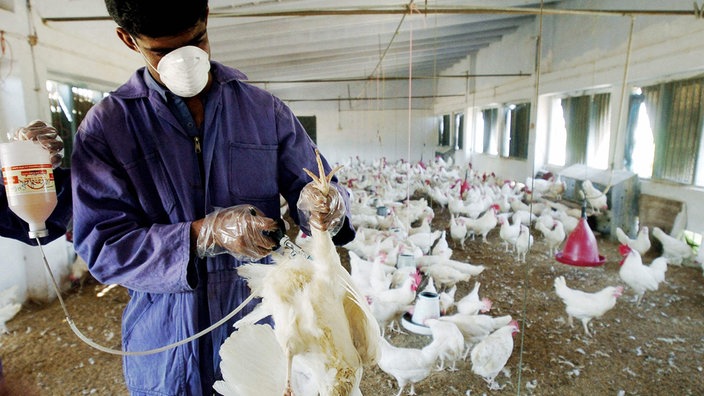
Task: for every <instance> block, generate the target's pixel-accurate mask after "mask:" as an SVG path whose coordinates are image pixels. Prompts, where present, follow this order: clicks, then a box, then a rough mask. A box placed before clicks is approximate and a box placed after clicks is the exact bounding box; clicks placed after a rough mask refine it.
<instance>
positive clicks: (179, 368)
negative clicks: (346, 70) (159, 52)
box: [72, 62, 354, 395]
mask: <svg viewBox="0 0 704 396" xmlns="http://www.w3.org/2000/svg"><path fill="white" fill-rule="evenodd" d="M145 73H146V72H145V70H144V68H140V69H139V70H138V71H137V72H135V74H133V75H132V77H131V78H130V79H129V80H128V81H127V82H126V83H125V84H124V85H122V86H121V87H119V88H118V89H117V90H116V91H114V92H112V93H111V94H110V95H109V96H107V97H106V98H104V99H103V100H102V101H101V102H100V103H98V104H97V105H96V106H94V107H93V108H92V109H91V110H90V112H89V113H88V114H87V116H86V117H85V119H84V120H83V122H82V123H81V125H80V127H79V128H78V132H77V135H76V139H75V145H74V152H73V157H72V180H73V192H74V241H75V245H76V249H77V251H78V253H79V254H80V255H81V256H82V257H83V258H84V259H85V260H86V262H87V263H88V265H89V268H90V271H91V273H92V274H93V276H94V277H95V278H96V279H98V280H99V281H100V282H102V283H116V284H120V285H123V286H125V287H126V288H127V289H128V290H129V293H130V296H131V298H130V301H129V303H128V305H127V307H126V309H125V312H124V314H123V320H122V343H123V348H124V349H125V350H128V351H140V350H147V349H152V348H157V347H161V346H163V345H166V344H170V343H173V342H175V341H179V340H181V339H183V338H185V337H188V336H190V335H193V334H195V333H196V332H198V331H200V330H202V329H204V328H206V327H207V326H209V325H210V324H212V323H214V322H216V321H218V320H219V319H221V318H222V317H224V316H225V315H227V314H228V313H229V312H231V311H232V310H233V309H234V308H235V307H237V306H238V305H239V304H240V303H241V302H242V300H244V299H245V298H246V297H247V296H248V295H249V289H248V287H247V285H246V282H245V280H243V279H241V278H239V277H238V276H237V272H236V268H237V266H238V265H239V264H240V262H238V261H237V260H236V259H234V258H233V257H232V256H230V255H227V254H224V255H219V256H216V257H212V258H208V259H207V260H201V259H197V258H195V257H194V254H193V252H191V249H190V245H191V243H190V235H189V233H190V226H191V222H192V221H194V220H197V219H200V218H202V217H204V215H205V214H206V213H208V212H210V211H212V210H213V209H214V208H218V207H220V208H226V207H230V206H233V205H238V204H251V205H254V206H256V207H257V208H259V209H261V210H262V211H263V212H264V214H265V215H266V216H268V217H271V218H278V217H280V208H279V194H281V195H283V196H284V198H285V199H286V200H287V201H288V203H289V204H290V206H291V207H292V208H295V205H296V202H297V200H298V197H299V194H300V190H301V189H302V188H303V187H304V186H305V185H306V184H307V183H308V182H309V181H310V178H309V177H308V176H307V175H305V173H304V172H303V168H308V169H311V170H315V169H317V165H316V162H315V154H314V149H315V145H314V144H313V142H312V141H311V140H310V138H309V137H308V135H307V134H306V132H305V130H304V129H303V127H302V126H301V125H300V123H299V122H298V121H297V119H296V118H295V116H294V114H293V113H292V112H291V110H290V109H289V108H288V107H287V106H286V105H285V104H284V103H283V102H282V101H281V100H279V99H277V98H276V97H274V96H272V95H271V94H269V93H267V92H266V91H264V90H262V89H259V88H257V87H254V86H252V85H249V84H247V83H246V82H245V81H242V80H244V79H245V78H246V77H245V76H244V75H243V74H242V73H241V72H239V71H237V70H235V69H231V68H228V67H225V66H223V65H220V64H218V63H216V62H211V73H212V77H211V78H212V85H211V87H210V89H209V91H208V92H207V93H206V94H205V97H204V106H205V119H204V121H203V125H202V128H193V125H182V122H179V119H177V117H176V116H175V115H174V113H173V111H172V109H173V103H170V104H167V102H166V101H165V97H164V96H163V92H161V93H160V92H159V90H158V89H153V88H150V87H149V86H148V85H147V83H146V81H145ZM147 78H150V77H149V76H148V77H147ZM166 98H167V100H169V99H168V98H169V97H168V96H166ZM169 106H171V107H169ZM325 166H326V168H327V169H328V170H329V166H328V165H327V163H326V164H325ZM345 199H346V200H347V199H348V197H345ZM347 207H349V205H348V206H347ZM290 213H291V215H292V217H293V219H294V221H296V223H299V219H298V215H297V212H296V210H292V211H290ZM302 226H303V228H304V229H306V227H307V226H306V225H305V224H303V225H302ZM353 238H354V229H353V228H352V226H351V225H350V222H349V215H348V217H347V218H346V221H345V224H344V226H343V228H342V230H340V231H339V232H338V234H337V235H336V236H335V238H334V240H335V242H336V243H337V244H344V243H347V242H349V241H351V240H352V239H353ZM265 260H266V259H265ZM250 305H252V306H250V307H248V309H245V310H243V311H242V312H241V314H240V315H238V316H237V317H235V318H234V319H233V321H234V320H236V319H238V318H239V317H241V316H243V315H245V314H246V313H248V312H249V311H251V308H253V304H250ZM231 324H232V321H231V322H230V323H227V324H225V325H223V326H221V327H219V328H218V329H216V330H215V331H213V332H212V333H211V334H209V335H207V336H205V337H203V338H201V339H199V340H196V341H194V342H190V343H188V344H185V345H183V346H180V347H177V348H175V349H171V350H168V351H166V352H161V353H158V354H155V355H148V356H140V357H130V356H128V357H125V358H124V359H123V366H124V374H125V380H126V383H127V387H128V388H129V390H130V392H131V393H132V394H133V395H201V394H212V393H213V390H212V385H213V382H214V381H215V380H216V379H218V378H219V374H218V366H219V362H220V357H219V355H218V350H219V347H220V345H221V344H222V342H223V341H224V340H225V338H227V336H228V335H229V334H230V333H231V332H232V326H231Z"/></svg>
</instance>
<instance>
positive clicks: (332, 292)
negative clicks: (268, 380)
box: [221, 155, 380, 396]
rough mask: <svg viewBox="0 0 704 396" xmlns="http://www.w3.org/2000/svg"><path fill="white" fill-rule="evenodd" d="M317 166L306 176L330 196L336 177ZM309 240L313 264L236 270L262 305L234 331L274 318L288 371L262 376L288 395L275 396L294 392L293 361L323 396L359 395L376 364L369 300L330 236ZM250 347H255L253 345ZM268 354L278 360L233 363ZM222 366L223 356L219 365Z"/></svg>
mask: <svg viewBox="0 0 704 396" xmlns="http://www.w3.org/2000/svg"><path fill="white" fill-rule="evenodd" d="M317 160H318V167H319V170H320V173H321V176H320V177H315V176H314V175H311V176H313V179H314V183H315V186H316V188H319V189H320V191H321V192H322V193H323V194H327V193H328V189H329V186H330V179H331V177H332V173H333V172H334V170H333V172H330V174H329V175H327V176H326V175H325V174H324V171H323V165H322V162H321V160H320V157H319V155H318V158H317ZM309 174H310V173H309ZM311 234H312V235H311V242H310V245H309V247H310V251H309V252H308V253H310V254H311V255H312V256H313V259H312V260H309V259H307V258H305V257H303V256H302V255H296V256H293V257H291V256H288V255H286V256H284V255H280V254H276V253H275V255H274V261H275V262H276V264H275V265H268V264H247V265H244V266H241V267H239V268H238V273H239V274H240V275H241V276H242V277H244V278H246V279H247V281H248V284H249V286H250V288H251V289H252V294H253V295H256V296H261V297H262V302H261V303H260V304H259V305H258V306H257V307H256V308H255V310H254V311H252V312H251V313H250V314H248V315H247V316H245V317H244V318H242V319H241V320H240V321H238V322H237V323H235V326H236V327H243V326H246V325H251V324H253V323H256V322H257V321H259V320H260V319H262V318H264V317H266V316H268V315H271V317H272V318H273V321H274V323H275V329H274V334H275V336H276V340H277V341H278V343H279V345H280V346H281V351H283V354H284V355H285V362H286V365H285V366H286V370H285V372H283V373H280V372H279V373H275V372H267V374H268V375H270V376H272V377H273V376H277V377H278V376H283V377H284V379H285V381H283V383H284V384H285V389H282V390H281V393H279V394H274V395H272V396H280V395H282V394H284V392H286V393H287V394H288V393H290V392H291V389H292V388H291V379H292V365H293V361H294V357H296V358H300V359H302V360H304V361H305V362H306V366H307V367H308V368H309V371H308V373H309V375H308V378H309V380H310V381H311V382H313V384H314V389H317V392H318V393H319V394H320V395H360V394H361V392H360V391H359V383H360V381H361V375H362V370H363V366H365V365H371V364H375V363H376V362H377V360H378V357H379V344H378V339H379V337H380V331H379V326H378V324H377V322H376V320H374V317H373V316H372V314H371V312H370V309H369V306H368V304H367V303H366V300H365V299H364V297H363V296H361V294H360V293H359V292H358V290H357V289H356V287H355V286H354V284H353V282H352V280H351V279H350V275H349V273H348V272H347V271H346V270H345V269H344V268H343V267H342V265H341V263H340V257H339V256H338V254H337V251H336V249H335V246H334V244H333V242H332V237H331V235H330V233H329V232H328V231H326V230H320V229H316V228H315V227H313V226H311ZM248 333H251V332H248ZM245 336H246V332H242V333H240V332H239V331H238V332H235V333H233V334H232V335H231V336H230V337H231V338H232V337H245ZM251 342H252V343H254V344H255V345H257V344H258V342H257V340H256V339H253V340H252V341H251ZM267 352H268V353H276V352H275V350H274V348H268V349H267V350H257V349H251V350H250V354H249V355H247V356H245V355H244V354H243V352H241V351H240V352H239V355H238V356H237V359H242V360H244V361H250V362H253V363H252V364H256V362H259V361H262V360H267V361H269V360H271V361H273V360H275V359H273V358H271V357H267V356H265V354H266V353H267ZM224 353H225V354H226V353H227V352H226V351H223V350H222V349H221V355H223V354H224ZM226 360H227V358H226V356H223V361H226ZM222 369H223V377H224V378H228V377H229V378H231V379H232V381H236V382H237V383H238V385H240V384H239V383H240V382H252V381H258V379H257V378H256V377H255V376H249V377H248V376H246V375H244V376H243V375H237V373H233V372H230V373H225V371H226V369H227V368H226V367H222ZM225 381H226V382H227V380H225ZM225 385H226V384H225ZM254 394H256V395H258V396H259V395H261V393H254Z"/></svg>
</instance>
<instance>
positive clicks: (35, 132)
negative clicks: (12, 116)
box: [10, 120, 64, 168]
mask: <svg viewBox="0 0 704 396" xmlns="http://www.w3.org/2000/svg"><path fill="white" fill-rule="evenodd" d="M10 139H11V140H33V141H35V142H38V143H39V144H41V145H42V147H44V148H45V149H46V150H47V151H49V154H51V165H52V166H53V167H54V168H58V167H59V165H61V160H62V159H63V158H64V141H63V140H61V136H59V133H58V132H57V131H56V129H54V127H53V126H51V125H47V124H46V123H45V122H44V121H41V120H35V121H32V122H30V123H29V124H27V126H24V127H21V128H17V129H16V130H15V132H14V133H13V134H12V136H10Z"/></svg>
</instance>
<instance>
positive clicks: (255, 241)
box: [196, 205, 278, 260]
mask: <svg viewBox="0 0 704 396" xmlns="http://www.w3.org/2000/svg"><path fill="white" fill-rule="evenodd" d="M277 228H278V225H277V223H276V221H275V220H273V219H270V218H268V217H266V216H264V214H263V213H262V212H261V211H260V210H259V209H257V208H255V207H254V206H252V205H235V206H231V207H229V208H224V209H217V210H215V211H214V212H212V213H210V214H208V215H207V216H205V219H204V220H203V225H202V226H201V229H200V233H199V234H198V240H197V242H196V248H197V252H198V256H200V257H210V256H216V255H218V254H223V253H229V254H231V255H232V256H234V257H236V258H237V259H240V260H259V259H261V258H262V257H265V256H267V255H268V254H269V253H271V249H273V248H274V247H275V246H276V243H275V242H274V241H273V240H272V239H270V238H269V237H267V236H265V235H264V231H275V230H276V229H277Z"/></svg>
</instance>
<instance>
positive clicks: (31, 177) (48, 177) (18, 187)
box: [2, 164, 56, 196]
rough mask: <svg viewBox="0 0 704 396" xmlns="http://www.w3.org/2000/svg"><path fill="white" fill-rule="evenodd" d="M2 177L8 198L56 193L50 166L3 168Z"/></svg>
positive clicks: (36, 165) (52, 171) (34, 165)
mask: <svg viewBox="0 0 704 396" xmlns="http://www.w3.org/2000/svg"><path fill="white" fill-rule="evenodd" d="M2 176H3V179H4V182H5V191H6V192H7V195H8V196H17V195H25V194H37V193H46V192H56V185H55V184H54V170H53V168H52V167H51V164H33V165H16V166H9V167H4V168H2Z"/></svg>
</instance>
